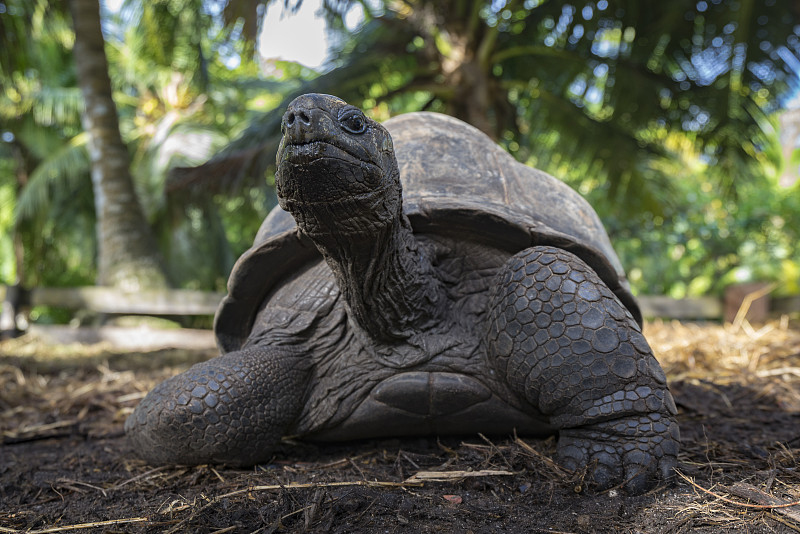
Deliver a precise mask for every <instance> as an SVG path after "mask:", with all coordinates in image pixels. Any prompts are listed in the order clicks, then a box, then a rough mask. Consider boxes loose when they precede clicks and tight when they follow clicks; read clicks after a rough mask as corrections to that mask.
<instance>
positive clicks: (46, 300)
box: [0, 284, 800, 340]
mask: <svg viewBox="0 0 800 534" xmlns="http://www.w3.org/2000/svg"><path fill="white" fill-rule="evenodd" d="M770 289H771V287H770V286H766V287H765V284H760V285H751V286H747V285H744V286H734V287H733V288H731V289H730V290H729V291H728V292H726V296H725V298H717V297H700V298H686V299H673V298H670V297H665V296H654V295H644V296H639V297H637V300H638V302H639V305H640V306H641V308H642V313H643V314H644V316H645V317H646V318H664V319H678V320H689V321H697V320H700V321H708V320H711V321H719V320H723V319H725V320H727V321H732V320H733V316H734V315H735V314H736V312H737V310H740V309H742V307H743V304H742V303H743V302H744V306H746V307H747V309H750V308H751V307H752V310H750V311H753V312H756V316H754V318H753V319H754V320H755V321H759V320H763V319H764V318H766V314H788V313H795V312H800V296H795V297H782V298H772V299H770V298H769V293H770ZM223 296H224V294H223V293H214V292H206V291H191V290H184V289H170V290H160V291H139V292H135V293H127V292H123V291H120V290H117V289H111V288H107V287H79V288H47V287H41V288H34V289H31V290H22V289H21V288H19V287H11V286H3V285H0V302H2V304H3V309H2V314H1V315H0V333H3V334H6V335H8V334H9V333H13V332H17V331H19V325H18V323H17V320H16V319H17V317H18V315H19V313H20V312H22V311H23V310H26V309H30V307H32V306H52V307H57V308H66V309H71V310H88V311H91V312H94V313H98V314H108V315H146V316H197V315H199V316H211V315H214V313H215V312H216V309H217V306H218V305H219V302H220V300H222V298H223ZM753 297H757V298H753ZM745 311H747V310H745ZM76 335H77V334H76ZM90 337H91V336H90ZM209 339H210V338H209ZM79 340H80V339H79Z"/></svg>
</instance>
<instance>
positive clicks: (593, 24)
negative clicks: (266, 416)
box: [174, 0, 800, 211]
mask: <svg viewBox="0 0 800 534" xmlns="http://www.w3.org/2000/svg"><path fill="white" fill-rule="evenodd" d="M351 3H352V2H339V3H334V4H337V5H341V4H351ZM362 4H366V3H362ZM799 16H800V4H798V3H797V2H779V1H778V2H776V1H774V0H767V1H760V0H736V1H728V0H713V1H711V0H709V1H705V0H702V1H699V2H698V1H697V0H676V1H672V2H662V1H658V0H647V1H643V0H596V1H595V0H585V1H581V2H576V1H568V2H556V1H552V0H551V1H548V0H525V1H522V0H507V1H491V2H489V1H486V0H437V1H433V0H405V1H402V2H384V3H383V5H382V7H381V8H380V9H377V10H374V11H372V12H368V14H367V16H366V21H365V23H364V24H363V26H362V28H361V29H360V31H359V32H358V33H356V34H355V35H353V36H352V37H351V38H350V39H348V40H345V42H344V45H343V46H342V47H341V49H340V50H339V53H338V57H337V59H336V60H334V62H333V63H332V66H331V68H330V70H329V71H328V72H326V73H324V74H322V75H321V76H319V77H318V78H316V79H314V80H313V81H311V82H309V83H306V84H304V85H302V86H301V87H300V88H298V90H297V91H294V92H293V94H291V95H289V98H291V97H293V96H294V95H295V94H297V93H300V92H308V91H318V92H329V93H333V94H336V95H338V96H341V97H342V98H344V99H345V100H348V101H349V102H351V103H353V104H356V105H360V106H361V107H364V108H366V109H368V110H371V112H372V113H373V115H375V116H377V117H378V118H385V117H386V116H388V115H390V114H392V113H395V112H399V111H409V110H415V109H422V110H434V111H442V112H445V113H449V114H452V115H455V116H457V117H459V118H462V119H464V120H466V121H468V122H471V123H472V124H474V125H475V126H477V127H479V128H480V129H482V130H484V131H485V132H486V133H488V134H489V135H490V136H492V137H494V138H495V139H497V140H498V141H500V142H501V143H503V144H505V145H506V147H507V148H508V149H509V150H510V151H511V152H512V153H513V154H514V155H515V156H516V157H517V158H518V159H520V160H523V161H526V162H529V163H533V164H536V165H537V166H540V167H544V168H546V169H548V170H551V171H555V172H556V173H557V174H560V175H565V174H573V175H577V176H578V177H579V181H581V180H583V182H581V183H584V184H588V185H587V187H590V188H600V189H603V190H604V191H605V192H606V194H607V196H608V197H610V198H612V199H616V200H617V201H620V200H626V201H627V204H629V205H630V206H631V209H632V210H637V209H644V210H650V211H659V210H662V209H664V199H665V198H668V194H667V193H668V192H669V188H670V179H669V178H670V174H671V172H672V169H673V168H674V167H675V166H676V165H678V164H679V161H680V160H679V158H677V157H676V153H675V148H674V143H670V142H668V141H669V139H671V136H674V135H675V134H679V135H681V136H683V138H685V139H687V140H688V141H689V142H690V143H691V144H692V145H694V146H695V147H697V148H699V151H700V156H701V157H702V158H704V159H705V160H707V161H709V162H711V163H712V165H710V166H709V168H710V169H712V172H714V173H715V174H716V177H717V179H718V183H719V184H720V186H721V187H722V188H723V189H727V190H729V191H731V192H733V193H735V189H736V184H737V182H740V181H743V180H745V181H747V180H749V181H752V180H757V179H759V177H760V176H762V175H763V171H762V170H761V169H762V168H763V167H764V166H765V165H766V166H767V167H769V166H770V165H772V166H774V165H776V164H777V160H776V159H775V158H774V157H773V156H772V155H773V153H774V151H772V150H771V149H772V147H773V145H774V142H775V136H774V133H773V131H772V122H771V118H770V113H771V112H772V111H773V110H775V109H776V108H777V107H778V106H779V105H780V104H781V99H782V97H783V95H785V94H787V92H789V90H790V89H791V88H792V86H796V85H797V76H796V74H795V73H794V72H793V68H794V67H793V65H796V61H797V58H798V57H799V56H800V41H799V40H798V35H797V34H796V33H795V32H796V28H797V26H796V21H797V20H798V17H799ZM285 104H286V102H284V103H283V104H281V105H280V106H278V108H276V109H275V110H274V111H272V112H268V113H265V114H263V115H262V116H259V117H256V118H255V119H254V120H253V121H252V123H251V125H250V127H249V128H248V130H246V131H245V132H244V134H243V135H242V136H241V137H240V138H239V139H238V140H237V141H236V142H234V143H232V144H231V145H230V146H229V147H228V148H227V149H226V151H224V152H223V153H222V154H221V155H220V156H218V157H217V158H215V159H213V160H212V161H210V162H209V163H208V164H207V165H204V166H201V167H198V168H196V169H194V170H183V171H180V172H177V173H176V174H175V177H174V178H175V181H176V183H183V184H186V185H187V186H188V185H189V184H193V185H194V186H200V185H201V184H202V186H203V187H204V188H210V189H211V190H214V189H215V188H216V187H217V186H218V185H219V184H224V183H228V182H231V181H234V180H240V179H241V178H242V176H250V177H259V176H261V175H262V174H263V172H264V171H265V169H268V168H269V166H270V165H271V162H272V161H273V154H274V150H275V148H276V146H277V139H278V138H279V135H280V133H279V123H280V114H281V112H282V109H283V108H285ZM665 167H666V168H668V170H665ZM586 180H588V181H586ZM623 194H624V197H623V196H621V195H623Z"/></svg>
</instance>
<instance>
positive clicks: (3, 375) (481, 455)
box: [0, 318, 800, 534]
mask: <svg viewBox="0 0 800 534" xmlns="http://www.w3.org/2000/svg"><path fill="white" fill-rule="evenodd" d="M646 335H647V337H648V339H649V340H650V342H651V345H652V346H653V348H654V350H655V352H656V355H657V356H658V357H659V359H660V360H661V361H662V364H663V365H664V368H665V370H666V371H667V374H668V376H669V377H670V380H671V388H672V391H673V394H674V396H675V398H676V401H677V404H678V407H679V410H680V415H679V422H680V426H681V433H682V441H683V449H682V453H681V456H680V458H679V460H680V462H679V466H678V473H677V474H676V477H675V480H674V481H672V483H670V484H668V485H665V486H662V487H659V488H656V489H655V490H653V491H652V492H650V493H648V494H646V495H643V496H637V497H632V496H627V495H625V494H624V492H623V491H621V490H619V489H613V490H611V491H603V492H598V491H596V490H595V489H594V488H592V487H591V485H590V484H588V483H586V482H585V481H584V480H583V478H582V473H568V472H566V471H564V470H562V469H561V468H559V467H558V466H557V465H556V464H554V463H553V462H552V461H551V458H552V457H553V454H554V450H555V442H554V440H553V439H552V438H551V439H549V440H536V439H530V438H525V437H516V436H464V437H460V438H452V437H451V438H440V439H437V438H435V437H431V438H413V439H389V440H371V441H360V442H352V443H343V444H333V445H331V444H325V445H318V444H312V443H303V442H294V441H290V440H288V441H285V442H284V443H283V444H282V445H281V447H280V448H279V450H278V451H277V452H276V453H275V455H274V457H273V459H272V460H271V461H270V462H269V463H268V464H265V465H261V466H258V467H256V468H254V469H250V470H239V469H228V468H225V467H222V466H199V467H174V466H173V467H155V468H154V467H152V466H149V465H146V464H145V463H143V462H142V461H140V460H137V459H136V458H135V454H134V452H135V451H132V450H131V449H130V448H129V446H128V445H127V443H126V441H125V439H124V435H123V433H122V423H123V421H124V419H125V417H126V416H127V415H128V414H129V413H130V412H131V411H132V409H133V408H134V406H135V405H136V403H137V402H138V401H139V400H140V399H141V398H142V396H143V395H144V394H145V393H146V391H148V390H149V389H150V388H151V387H152V386H153V385H154V384H156V383H157V382H159V381H161V380H163V379H164V378H166V377H167V376H170V375H171V374H174V373H176V372H179V371H181V370H183V369H185V368H186V367H187V366H188V365H190V364H192V363H194V362H196V361H199V360H202V359H205V358H208V357H210V356H212V354H209V353H208V352H204V351H179V350H167V351H155V352H149V353H135V352H134V353H131V352H120V351H114V350H112V349H110V348H109V347H103V346H92V347H86V346H72V347H53V346H46V345H42V344H41V343H39V342H37V341H36V340H34V339H31V338H21V339H17V340H11V341H6V342H3V343H0V431H2V437H3V444H2V446H0V533H8V532H13V533H16V532H30V533H45V532H70V531H82V532H196V533H224V532H232V533H239V532H243V533H245V532H247V533H251V532H258V533H271V532H334V533H336V532H342V533H345V532H346V533H352V532H381V533H384V532H385V533H395V532H408V533H418V532H445V533H450V532H458V533H469V532H472V533H475V534H477V533H495V532H531V533H536V532H543V533H544V532H547V533H554V532H576V533H577V532H643V533H650V532H655V533H667V532H670V533H671V532H751V533H766V532H794V531H800V505H792V503H794V502H796V501H798V500H800V472H798V463H797V461H798V458H800V424H799V423H800V361H799V360H800V328H798V327H797V326H795V325H790V324H788V321H787V320H786V319H785V318H784V321H783V322H775V323H770V324H767V325H765V326H763V327H761V328H760V329H758V330H756V329H754V328H753V327H751V326H750V325H749V324H747V323H744V324H743V325H741V326H739V327H738V328H735V329H734V328H733V327H731V326H727V327H723V326H720V325H691V324H689V325H687V324H679V323H651V324H648V325H647V329H646Z"/></svg>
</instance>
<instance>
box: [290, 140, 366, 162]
mask: <svg viewBox="0 0 800 534" xmlns="http://www.w3.org/2000/svg"><path fill="white" fill-rule="evenodd" d="M323 159H329V160H338V161H341V162H342V163H344V164H349V165H354V166H362V165H366V166H368V167H374V168H375V169H378V166H377V165H376V164H374V163H372V162H371V161H370V158H369V156H368V154H367V153H366V151H365V150H364V149H363V148H362V147H360V146H358V145H355V146H349V145H342V144H340V143H335V142H331V141H330V140H323V139H312V140H309V141H301V142H294V143H287V144H285V145H284V146H283V147H282V148H281V151H280V154H279V155H278V161H279V162H280V164H284V163H288V164H290V165H304V164H308V163H313V162H315V161H318V160H323Z"/></svg>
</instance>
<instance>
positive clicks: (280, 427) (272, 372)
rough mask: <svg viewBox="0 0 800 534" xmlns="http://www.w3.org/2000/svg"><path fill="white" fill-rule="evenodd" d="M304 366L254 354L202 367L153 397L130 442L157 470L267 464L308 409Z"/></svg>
mask: <svg viewBox="0 0 800 534" xmlns="http://www.w3.org/2000/svg"><path fill="white" fill-rule="evenodd" d="M306 360H308V358H303V354H302V353H297V352H294V351H290V350H289V349H287V348H285V347H281V348H280V349H275V348H270V347H250V348H246V349H243V350H241V351H237V352H230V353H228V354H224V355H222V356H219V357H217V358H213V359H211V360H208V361H206V362H202V363H198V364H196V365H194V366H192V367H191V368H190V369H188V370H187V371H185V372H184V373H181V374H179V375H177V376H174V377H172V378H170V379H168V380H165V381H164V382H162V383H161V384H159V385H158V386H156V387H155V388H154V389H153V390H152V391H151V392H150V393H148V395H147V396H146V397H145V398H144V400H143V401H142V402H141V403H140V404H139V406H138V407H137V408H136V411H135V412H134V413H133V414H132V415H131V416H130V417H129V418H128V420H127V421H125V432H126V433H127V435H128V440H129V442H130V443H131V445H132V446H133V448H134V450H136V451H137V453H138V454H139V455H140V456H141V457H143V458H144V459H145V460H147V461H148V462H150V463H154V464H164V463H186V464H202V463H215V462H219V463H227V464H233V465H253V464H256V463H258V462H263V461H266V460H268V459H269V457H270V454H271V452H272V450H273V448H274V447H275V445H276V444H277V443H278V441H279V440H280V438H281V436H283V434H284V432H285V431H286V429H287V428H288V427H289V425H290V424H291V423H292V422H293V421H294V420H295V419H296V417H297V416H298V414H299V413H300V410H301V409H302V400H303V391H304V390H305V387H306V385H307V382H308V378H309V369H308V365H307V364H306V363H305V362H306Z"/></svg>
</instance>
